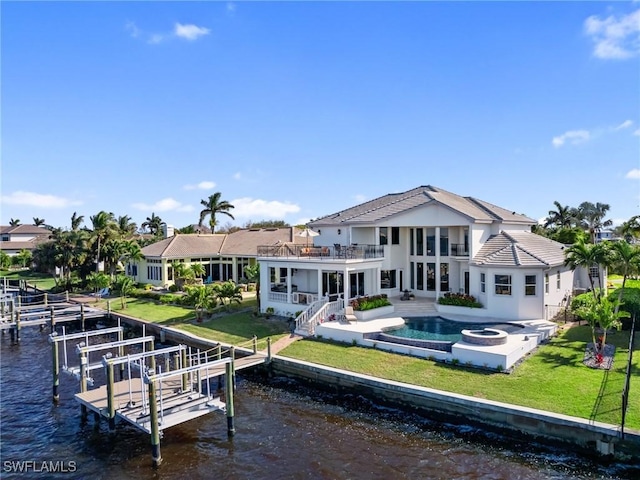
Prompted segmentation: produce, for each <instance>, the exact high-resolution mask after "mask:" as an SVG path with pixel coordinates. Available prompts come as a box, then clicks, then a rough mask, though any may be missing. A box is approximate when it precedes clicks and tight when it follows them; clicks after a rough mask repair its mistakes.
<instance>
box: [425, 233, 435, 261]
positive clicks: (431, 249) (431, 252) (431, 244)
mask: <svg viewBox="0 0 640 480" xmlns="http://www.w3.org/2000/svg"><path fill="white" fill-rule="evenodd" d="M435 255H436V229H435V228H427V256H429V257H434V256H435Z"/></svg>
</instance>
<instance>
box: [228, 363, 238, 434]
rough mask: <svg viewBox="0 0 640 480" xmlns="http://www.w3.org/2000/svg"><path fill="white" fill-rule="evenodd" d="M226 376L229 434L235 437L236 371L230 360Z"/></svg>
mask: <svg viewBox="0 0 640 480" xmlns="http://www.w3.org/2000/svg"><path fill="white" fill-rule="evenodd" d="M225 373H226V375H225V377H226V380H227V386H226V390H225V400H226V403H227V434H228V435H229V436H230V437H233V436H234V435H235V433H236V427H235V425H234V411H233V389H234V386H233V384H234V381H233V378H234V376H235V372H234V371H233V363H232V362H229V363H227V364H226V365H225Z"/></svg>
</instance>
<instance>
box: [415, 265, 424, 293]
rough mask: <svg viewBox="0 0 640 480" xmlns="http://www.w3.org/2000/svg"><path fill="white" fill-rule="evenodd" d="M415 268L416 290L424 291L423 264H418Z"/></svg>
mask: <svg viewBox="0 0 640 480" xmlns="http://www.w3.org/2000/svg"><path fill="white" fill-rule="evenodd" d="M416 266H417V268H416V288H417V289H418V290H424V263H422V262H418V263H417V264H416Z"/></svg>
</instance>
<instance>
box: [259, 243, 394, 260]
mask: <svg viewBox="0 0 640 480" xmlns="http://www.w3.org/2000/svg"><path fill="white" fill-rule="evenodd" d="M258 257H285V258H300V259H310V260H335V259H342V260H348V259H367V258H384V247H383V246H381V245H337V244H336V245H334V246H332V247H327V246H325V247H318V246H305V245H287V244H285V245H261V246H258Z"/></svg>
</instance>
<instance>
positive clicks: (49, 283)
mask: <svg viewBox="0 0 640 480" xmlns="http://www.w3.org/2000/svg"><path fill="white" fill-rule="evenodd" d="M0 277H7V278H8V279H9V280H26V281H27V283H29V285H33V286H34V287H36V288H39V289H40V290H50V289H51V288H53V287H55V286H56V280H55V279H54V278H53V277H52V276H51V275H48V274H46V273H39V272H32V271H31V270H20V271H15V272H13V271H7V270H0Z"/></svg>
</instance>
